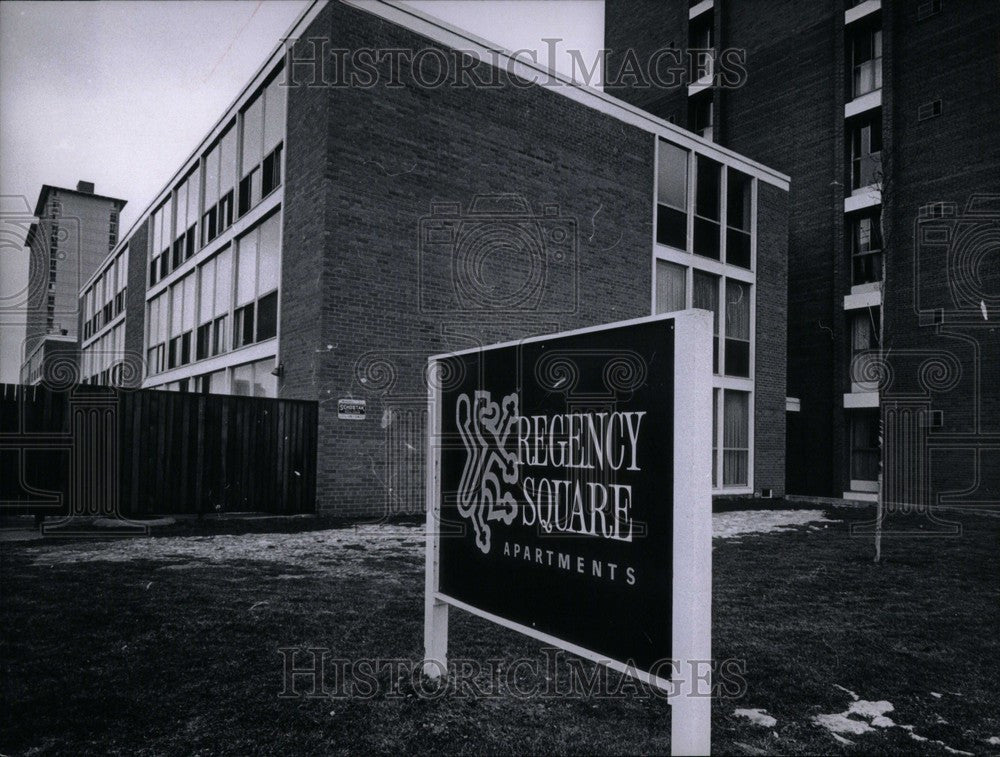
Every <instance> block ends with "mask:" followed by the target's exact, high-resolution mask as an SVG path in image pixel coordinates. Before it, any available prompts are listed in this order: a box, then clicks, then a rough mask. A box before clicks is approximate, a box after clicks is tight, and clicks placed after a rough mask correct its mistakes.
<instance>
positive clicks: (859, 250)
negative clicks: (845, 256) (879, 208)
mask: <svg viewBox="0 0 1000 757" xmlns="http://www.w3.org/2000/svg"><path fill="white" fill-rule="evenodd" d="M879 227H880V220H879V214H878V213H875V214H874V215H862V216H855V217H854V218H852V219H851V283H852V284H853V285H854V286H857V285H859V284H868V283H871V282H875V281H881V280H882V234H881V231H880V228H879Z"/></svg>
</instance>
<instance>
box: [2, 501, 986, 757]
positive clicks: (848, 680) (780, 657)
mask: <svg viewBox="0 0 1000 757" xmlns="http://www.w3.org/2000/svg"><path fill="white" fill-rule="evenodd" d="M716 517H717V518H718V517H719V516H716ZM826 517H827V518H830V519H833V520H834V521H835V522H833V523H828V524H819V525H813V526H811V527H808V526H797V527H792V528H790V529H789V530H785V531H782V532H776V533H766V534H752V535H744V536H741V537H739V538H731V539H725V540H723V539H717V540H716V542H715V551H714V586H715V597H714V632H713V636H714V638H713V648H714V656H715V658H716V659H728V658H734V659H738V660H743V661H745V666H746V672H745V675H744V678H745V680H746V683H747V686H746V691H745V693H743V694H742V696H741V697H739V698H738V699H731V698H730V699H717V700H715V702H714V704H713V737H712V744H713V750H714V751H715V752H719V753H738V754H739V753H744V754H759V753H762V752H767V753H808V754H816V753H848V754H850V753H858V754H862V753H864V754H872V753H882V754H890V753H907V754H913V753H916V754H935V755H943V754H949V753H950V752H947V751H946V749H945V745H947V747H949V748H951V749H953V750H961V751H965V752H971V753H976V754H983V753H990V752H993V753H1000V743H997V744H992V745H991V744H990V742H989V739H990V738H991V737H1000V695H998V691H1000V539H998V537H1000V519H997V518H989V517H982V516H972V515H968V516H952V517H954V518H956V519H957V520H959V521H960V522H961V525H962V527H963V528H962V533H961V535H959V536H949V537H944V536H938V537H925V538H916V537H896V538H890V537H886V539H885V541H884V547H883V554H884V560H885V561H884V563H883V564H881V565H874V564H872V561H871V556H872V543H871V539H869V538H858V537H856V536H851V535H850V534H849V529H848V526H849V523H850V522H851V520H852V519H853V520H854V521H855V522H856V521H857V520H858V519H859V518H862V517H863V514H862V513H859V512H856V511H849V510H829V511H827V512H826ZM908 525H909V526H910V527H912V528H915V529H919V527H920V525H921V524H920V523H919V522H917V523H911V524H908ZM264 528H270V529H274V528H275V523H274V522H258V523H257V525H254V526H249V527H248V526H247V525H246V524H239V523H233V524H228V525H225V524H223V525H220V524H219V523H214V524H212V525H210V526H197V527H196V526H190V525H185V526H183V527H180V526H179V527H178V528H177V529H174V531H173V532H172V533H173V534H174V535H177V534H178V533H182V534H190V535H189V536H188V538H184V539H179V538H171V537H169V536H164V537H157V538H154V539H143V540H134V539H133V540H121V541H116V542H107V541H105V542H97V541H89V542H87V541H77V540H67V541H58V542H56V541H52V540H48V541H46V542H44V543H43V542H40V541H34V542H20V543H4V544H0V548H2V552H0V568H2V575H3V594H2V607H0V664H2V685H0V686H2V694H0V697H2V701H0V706H2V713H3V719H2V723H0V752H2V753H3V754H27V753H31V754H72V755H78V754H91V753H93V754H98V753H99V754H106V753H122V754H177V755H182V754H183V755H187V754H217V753H227V754H241V755H242V754H265V753H267V754H270V753H286V754H329V753H364V752H369V751H376V752H396V753H399V752H404V751H405V752H409V751H418V752H440V751H444V752H489V753H526V752H532V753H537V752H557V753H593V752H597V753H636V752H645V753H662V752H666V751H668V750H669V732H670V715H669V706H668V705H667V704H666V702H665V701H664V700H662V699H660V698H656V697H649V696H644V695H643V692H641V691H637V690H633V691H632V692H631V693H629V692H626V693H625V694H624V695H623V696H618V697H612V698H597V697H582V696H559V697H547V696H543V695H542V694H536V695H532V696H529V697H520V696H517V695H515V693H513V692H512V691H510V689H509V686H508V683H509V680H508V679H509V676H505V675H504V674H503V673H502V672H501V673H500V675H499V677H498V678H497V679H496V680H494V679H492V678H491V679H489V680H485V678H484V676H486V675H488V673H484V674H483V675H481V676H480V677H479V678H477V679H476V680H477V682H478V684H480V685H487V684H490V685H492V684H496V685H495V687H494V688H496V690H497V695H495V696H480V697H472V696H469V695H468V691H467V690H462V691H456V690H445V691H443V692H442V693H441V696H437V697H435V698H428V697H422V696H418V695H415V693H414V689H413V685H412V684H411V683H410V681H409V678H408V677H406V679H405V680H403V682H402V683H401V684H399V686H398V691H395V692H391V693H387V691H386V690H387V689H388V688H389V686H388V684H389V678H390V676H389V674H388V673H378V674H377V675H375V677H374V679H375V680H377V683H378V684H379V686H377V687H376V688H380V689H381V691H380V693H377V694H376V695H374V696H372V697H366V698H365V697H360V696H356V697H350V698H335V699H329V698H304V697H303V698H280V697H279V696H278V695H279V693H280V692H281V690H282V682H283V665H282V656H281V654H280V653H279V652H278V649H279V648H287V647H320V648H326V649H329V650H331V655H332V656H333V657H336V658H346V659H355V658H383V659H390V658H407V659H409V660H412V661H418V660H419V659H420V658H421V656H422V651H423V647H422V633H423V616H422V612H423V599H422V593H423V552H422V541H421V537H420V533H419V529H417V528H413V527H405V526H391V527H385V528H381V529H377V528H375V527H367V528H364V529H360V530H357V531H355V530H353V529H342V530H339V531H330V530H314V529H316V528H317V524H316V523H315V522H314V521H310V520H306V519H298V520H295V521H286V522H283V523H281V524H279V528H278V530H279V531H284V533H278V532H275V533H267V534H261V533H246V532H247V531H260V530H263V529H264ZM178 529H180V530H178ZM185 529H186V530H185ZM450 653H451V655H452V656H453V657H455V658H459V657H461V658H469V659H477V660H482V661H485V660H488V659H494V660H495V659H504V660H507V661H512V660H514V659H517V658H528V659H531V660H534V661H536V663H537V672H534V673H533V672H532V671H531V670H530V669H528V668H527V667H525V668H522V669H521V670H520V671H519V673H518V676H517V679H516V681H514V684H516V685H518V686H521V688H523V689H531V688H532V687H533V686H534V687H536V688H541V684H542V683H544V681H543V680H542V679H544V676H545V671H546V664H545V659H546V658H545V657H544V654H543V651H542V646H541V645H540V644H539V643H538V642H535V641H532V640H530V639H527V638H525V637H522V636H519V635H517V634H515V633H513V632H510V631H506V630H503V629H500V628H498V627H495V626H492V625H491V624H489V623H487V622H486V621H483V620H480V619H477V618H474V617H471V616H469V615H467V614H465V613H462V612H460V611H457V610H452V612H451V634H450ZM305 662H306V661H305V659H304V658H299V660H298V664H299V665H304V664H305ZM508 664H509V663H508ZM569 667H570V666H569V665H563V666H560V667H559V668H558V671H557V674H558V678H559V679H560V680H561V679H563V678H565V681H564V683H565V682H568V680H569V679H568V676H569ZM579 667H580V669H581V670H589V669H591V666H589V665H588V664H585V663H582V662H580V663H579ZM334 674H335V669H334V670H328V677H327V683H328V684H329V685H330V687H331V688H335V686H336V681H335V678H334ZM532 677H534V678H535V679H536V680H532ZM558 683H559V681H557V684H558ZM299 685H300V687H301V688H303V689H304V688H306V686H307V682H304V681H302V680H299ZM512 685H513V684H512ZM850 692H853V693H854V695H855V696H857V697H858V698H859V699H860V700H869V701H879V700H886V701H887V702H889V703H891V705H892V707H893V709H892V711H891V712H888V713H887V714H888V717H890V718H891V720H892V721H893V722H894V723H896V724H897V726H896V727H883V728H874V729H873V730H871V731H870V732H868V733H864V734H861V735H852V734H847V733H845V734H843V735H842V737H841V738H846V739H847V740H849V741H850V742H852V743H845V742H844V741H839V740H837V739H836V738H835V737H834V736H833V735H832V734H831V733H830V732H829V731H827V730H826V729H824V728H821V727H819V726H818V725H816V724H815V723H814V722H813V717H814V716H817V715H822V714H832V713H841V712H844V711H845V710H847V708H848V706H849V705H850V704H851V702H852V696H851V693H850ZM935 695H936V696H935ZM737 708H760V709H763V710H766V712H767V713H768V714H769V715H771V716H773V717H774V718H775V719H776V721H777V722H776V724H775V725H773V726H770V727H763V726H760V725H755V724H754V723H752V722H750V720H748V719H746V718H744V717H739V716H737V715H735V714H734V711H735V710H736V709H737ZM902 725H909V726H912V731H910V730H907V729H905V728H903V727H899V726H902ZM911 732H912V734H915V735H916V737H917V738H915V737H914V736H913V735H911ZM918 739H923V740H918Z"/></svg>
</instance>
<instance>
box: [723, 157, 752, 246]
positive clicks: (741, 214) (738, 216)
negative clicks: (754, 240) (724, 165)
mask: <svg viewBox="0 0 1000 757" xmlns="http://www.w3.org/2000/svg"><path fill="white" fill-rule="evenodd" d="M750 184H751V180H750V177H749V176H747V175H746V174H744V173H740V172H739V171H735V170H733V169H732V168H730V169H729V187H728V189H727V191H726V223H727V224H728V225H729V227H730V228H732V229H740V230H742V231H750Z"/></svg>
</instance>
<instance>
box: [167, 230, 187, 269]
mask: <svg viewBox="0 0 1000 757" xmlns="http://www.w3.org/2000/svg"><path fill="white" fill-rule="evenodd" d="M182 262H184V237H183V236H181V237H178V238H177V239H176V240H174V250H173V255H172V257H171V258H170V267H171V268H177V267H178V266H179V265H180V264H181V263H182Z"/></svg>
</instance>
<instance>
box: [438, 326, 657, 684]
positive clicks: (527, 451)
mask: <svg viewBox="0 0 1000 757" xmlns="http://www.w3.org/2000/svg"><path fill="white" fill-rule="evenodd" d="M674 336H675V334H674V321H673V320H655V321H648V322H644V323H640V324H637V325H632V326H623V327H620V328H611V329H606V330H600V331H593V332H586V333H581V334H576V335H571V336H564V337H558V338H552V339H544V340H540V341H533V342H527V343H520V344H514V345H510V346H505V347H499V348H495V349H487V350H483V351H479V352H473V353H466V354H462V355H458V356H454V357H446V358H444V359H443V360H442V361H441V362H442V363H443V365H442V366H441V375H442V376H447V377H451V380H450V381H448V382H446V386H444V387H442V391H441V400H440V407H441V413H442V415H441V440H442V444H441V452H440V466H441V467H440V471H441V473H440V517H441V524H442V534H443V535H442V538H441V541H440V558H439V559H440V584H439V587H440V592H441V593H442V594H445V595H447V596H449V597H452V598H454V599H456V600H459V601H461V602H463V603H466V604H468V605H472V606H475V607H477V608H480V609H482V610H484V611H486V612H489V613H492V614H494V615H497V616H501V617H503V618H506V619H508V620H510V621H513V622H514V623H518V624H520V625H523V626H526V627H528V628H532V629H535V630H537V631H538V632H540V633H543V634H547V635H551V636H555V637H558V638H560V639H563V640H565V641H566V642H568V643H569V644H572V645H575V646H579V647H582V648H585V649H588V650H593V651H594V652H596V653H599V654H601V655H605V656H607V657H608V658H609V659H615V660H633V661H634V662H635V664H636V665H637V666H638V667H639V668H640V669H643V670H647V671H648V670H649V669H650V667H651V666H652V665H653V663H654V662H656V661H660V660H667V659H669V657H670V652H671V644H670V642H671V639H670V624H669V608H670V607H671V564H670V556H671V553H672V549H671V548H672V538H673V537H672V513H673V501H672V497H673V483H672V482H673V437H674V426H673V400H674V385H673V382H674ZM454 526H458V528H457V529H456V528H452V527H454ZM456 531H458V532H460V533H459V534H455V532H456ZM449 532H451V533H452V535H449Z"/></svg>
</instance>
